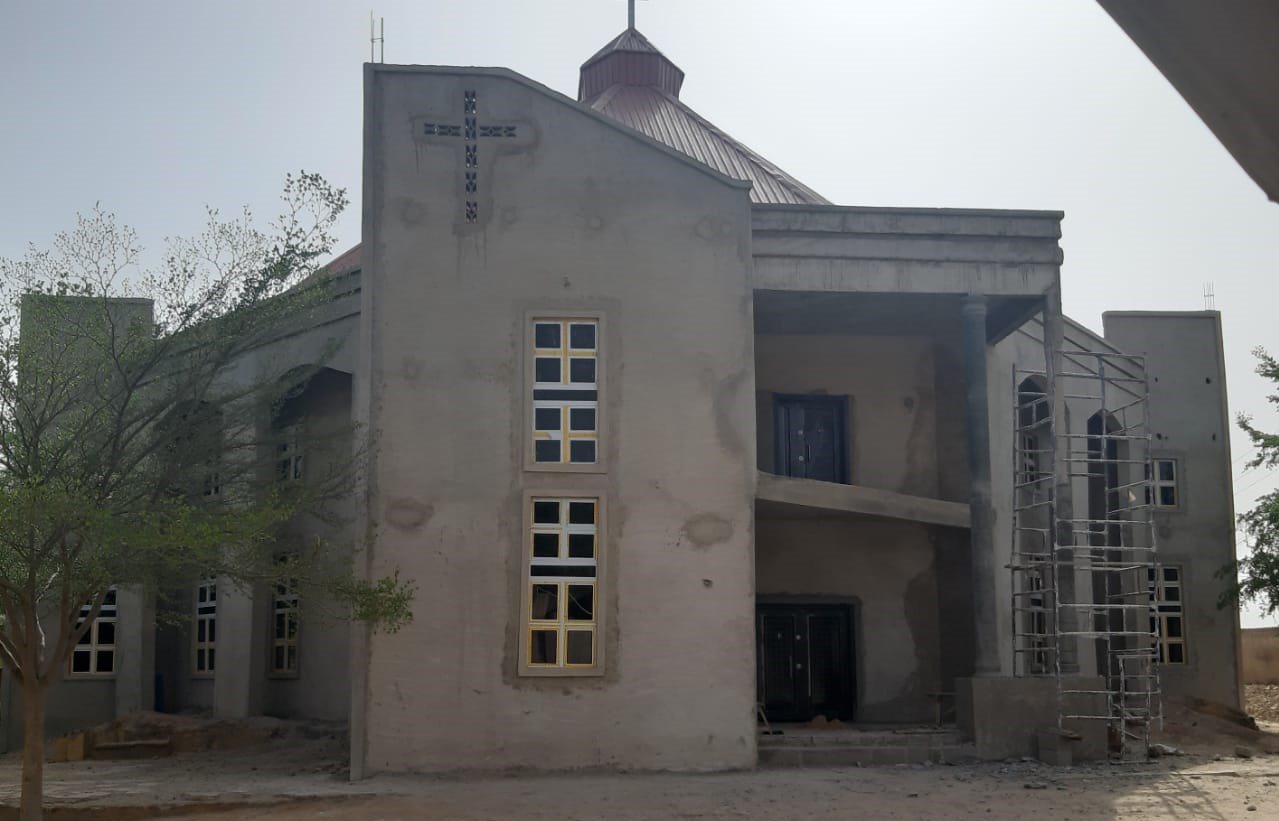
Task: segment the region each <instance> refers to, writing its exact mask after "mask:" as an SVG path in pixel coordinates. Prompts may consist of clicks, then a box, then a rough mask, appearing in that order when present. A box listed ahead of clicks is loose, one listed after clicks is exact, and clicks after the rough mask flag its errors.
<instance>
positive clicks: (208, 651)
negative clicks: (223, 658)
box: [194, 577, 218, 675]
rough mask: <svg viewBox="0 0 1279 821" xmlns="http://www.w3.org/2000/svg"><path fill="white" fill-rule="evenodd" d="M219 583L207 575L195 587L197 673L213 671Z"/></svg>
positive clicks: (215, 650) (216, 637)
mask: <svg viewBox="0 0 1279 821" xmlns="http://www.w3.org/2000/svg"><path fill="white" fill-rule="evenodd" d="M217 634H218V583H217V580H216V579H212V578H208V577H205V578H203V579H201V580H200V584H199V585H198V586H197V587H196V589H195V648H194V649H195V674H196V675H209V674H212V673H213V666H214V662H215V661H216V658H215V654H216V652H217V640H218V635H217Z"/></svg>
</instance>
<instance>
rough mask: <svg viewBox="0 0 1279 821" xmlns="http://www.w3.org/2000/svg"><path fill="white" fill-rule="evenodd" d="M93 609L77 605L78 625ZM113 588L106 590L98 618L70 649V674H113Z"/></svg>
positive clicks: (114, 626) (114, 611)
mask: <svg viewBox="0 0 1279 821" xmlns="http://www.w3.org/2000/svg"><path fill="white" fill-rule="evenodd" d="M91 612H93V607H92V606H91V605H88V604H86V605H84V606H83V607H81V608H80V618H79V620H78V621H77V622H76V626H77V627H79V626H80V625H81V624H84V620H85V619H87V618H89V614H90V613H91ZM116 616H117V610H116V589H115V588H114V587H112V588H111V589H110V590H108V591H107V595H106V598H105V599H103V601H102V609H100V610H99V611H98V617H97V618H96V619H94V620H93V624H92V625H90V626H89V629H88V630H86V631H85V633H84V635H82V636H81V637H80V640H79V641H78V642H76V646H75V647H74V648H72V650H71V675H72V676H104V675H111V674H114V673H115V646H116V641H115V629H116Z"/></svg>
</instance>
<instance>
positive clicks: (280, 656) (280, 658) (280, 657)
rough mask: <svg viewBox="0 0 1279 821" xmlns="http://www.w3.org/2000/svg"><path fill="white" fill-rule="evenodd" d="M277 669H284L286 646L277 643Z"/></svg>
mask: <svg viewBox="0 0 1279 821" xmlns="http://www.w3.org/2000/svg"><path fill="white" fill-rule="evenodd" d="M275 669H276V670H277V671H279V670H283V669H284V646H283V645H277V646H276V648H275Z"/></svg>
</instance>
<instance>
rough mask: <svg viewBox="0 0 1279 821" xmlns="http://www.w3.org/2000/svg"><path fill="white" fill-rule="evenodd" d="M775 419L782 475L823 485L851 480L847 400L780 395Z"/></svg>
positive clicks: (831, 397)
mask: <svg viewBox="0 0 1279 821" xmlns="http://www.w3.org/2000/svg"><path fill="white" fill-rule="evenodd" d="M775 416H776V419H777V458H776V461H777V467H776V470H777V472H778V473H779V474H781V475H782V476H794V477H796V478H797V479H815V480H817V481H819V482H840V483H846V482H847V481H848V470H847V463H848V458H847V457H848V447H847V444H846V442H847V440H846V438H845V425H844V422H845V420H846V419H847V417H848V403H847V401H846V400H845V398H844V397H842V396H811V395H795V394H783V395H779V396H778V397H777V404H776V407H775Z"/></svg>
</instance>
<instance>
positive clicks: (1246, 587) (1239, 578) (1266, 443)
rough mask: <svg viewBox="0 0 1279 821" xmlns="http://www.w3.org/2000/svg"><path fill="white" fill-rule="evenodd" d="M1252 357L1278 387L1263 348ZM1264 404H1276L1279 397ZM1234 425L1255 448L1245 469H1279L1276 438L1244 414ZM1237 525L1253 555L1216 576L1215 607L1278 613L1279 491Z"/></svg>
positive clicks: (1275, 365)
mask: <svg viewBox="0 0 1279 821" xmlns="http://www.w3.org/2000/svg"><path fill="white" fill-rule="evenodd" d="M1253 355H1254V356H1255V357H1257V374H1258V375H1260V376H1262V377H1264V378H1265V379H1268V380H1269V381H1270V382H1272V383H1275V384H1279V362H1277V361H1276V360H1275V358H1274V357H1273V356H1271V355H1270V354H1269V353H1267V352H1266V351H1265V349H1263V348H1257V349H1255V350H1254V351H1253ZM1266 400H1267V401H1268V402H1270V403H1272V404H1279V393H1275V394H1271V395H1270V396H1268V397H1266ZM1237 421H1238V423H1239V427H1240V428H1242V429H1243V431H1244V432H1245V433H1247V434H1248V438H1249V439H1250V440H1251V441H1252V444H1253V447H1255V448H1256V455H1255V456H1254V457H1253V458H1252V459H1251V460H1250V461H1249V462H1248V467H1250V468H1257V467H1265V468H1267V469H1270V468H1274V467H1275V466H1276V465H1279V435H1276V434H1273V433H1267V432H1265V431H1263V430H1260V429H1258V428H1257V427H1256V426H1254V425H1253V423H1252V419H1251V417H1249V416H1247V415H1246V414H1239V416H1238V418H1237ZM1239 524H1240V526H1242V527H1243V529H1244V532H1245V533H1247V534H1248V541H1249V543H1250V544H1251V545H1252V551H1251V553H1249V555H1247V556H1245V557H1244V558H1242V559H1239V560H1238V561H1236V562H1234V563H1232V564H1230V565H1227V566H1226V567H1223V568H1222V569H1221V570H1219V571H1218V572H1217V577H1218V578H1220V579H1222V580H1223V581H1225V582H1226V585H1227V587H1226V590H1225V592H1223V593H1222V595H1221V597H1220V599H1219V600H1218V606H1221V607H1225V606H1229V605H1230V604H1233V603H1235V602H1237V601H1255V602H1257V603H1258V604H1260V606H1261V607H1262V609H1263V611H1264V612H1265V613H1266V614H1271V613H1274V612H1275V611H1276V610H1279V491H1272V492H1270V493H1267V494H1266V495H1265V496H1262V497H1261V498H1260V499H1258V500H1257V504H1256V505H1255V506H1254V507H1253V508H1252V510H1249V511H1247V512H1246V513H1243V514H1241V515H1240V516H1239Z"/></svg>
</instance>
